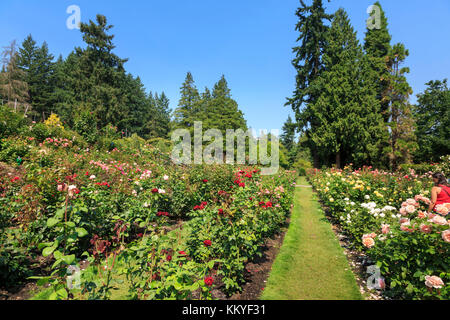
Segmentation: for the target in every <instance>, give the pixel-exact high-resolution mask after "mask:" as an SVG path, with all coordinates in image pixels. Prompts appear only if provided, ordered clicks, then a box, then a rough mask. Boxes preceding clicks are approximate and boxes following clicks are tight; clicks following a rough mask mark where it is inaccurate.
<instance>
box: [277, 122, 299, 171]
mask: <svg viewBox="0 0 450 320" xmlns="http://www.w3.org/2000/svg"><path fill="white" fill-rule="evenodd" d="M296 129H297V125H296V124H295V123H294V122H293V121H292V118H291V116H289V117H288V119H287V121H286V122H285V124H284V125H283V128H282V134H281V136H280V141H281V143H282V144H283V146H284V147H285V148H286V154H287V157H288V161H289V163H290V164H293V163H294V161H295V158H296V156H297V144H296V142H295V133H296Z"/></svg>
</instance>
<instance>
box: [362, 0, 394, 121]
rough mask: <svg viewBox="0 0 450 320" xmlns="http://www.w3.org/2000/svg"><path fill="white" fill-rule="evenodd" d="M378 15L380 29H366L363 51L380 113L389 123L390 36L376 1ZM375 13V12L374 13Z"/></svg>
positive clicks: (386, 23) (383, 15)
mask: <svg viewBox="0 0 450 320" xmlns="http://www.w3.org/2000/svg"><path fill="white" fill-rule="evenodd" d="M374 5H375V6H378V8H379V13H380V16H379V18H380V28H379V29H378V28H371V29H369V28H367V31H366V37H365V40H364V49H365V52H366V53H367V55H368V56H369V58H370V63H371V68H372V69H373V70H374V72H375V78H374V79H373V80H372V81H374V82H375V83H376V84H377V99H378V100H379V101H380V103H381V112H382V114H383V117H384V120H385V122H386V123H387V122H388V121H389V101H388V98H387V91H388V81H387V79H388V78H389V71H388V68H387V60H388V59H387V57H388V55H389V52H390V51H391V39H392V37H391V35H390V33H389V29H388V21H387V18H386V14H385V12H384V11H383V8H382V7H381V4H380V3H379V2H378V1H377V2H376V3H375V4H374ZM374 13H375V12H374Z"/></svg>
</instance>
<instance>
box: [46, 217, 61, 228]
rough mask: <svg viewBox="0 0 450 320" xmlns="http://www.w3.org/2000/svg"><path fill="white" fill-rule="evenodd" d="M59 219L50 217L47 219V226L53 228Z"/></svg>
mask: <svg viewBox="0 0 450 320" xmlns="http://www.w3.org/2000/svg"><path fill="white" fill-rule="evenodd" d="M59 221H60V220H59V219H56V218H50V219H48V220H47V227H49V228H53V227H54V226H56V225H57V224H58V223H59Z"/></svg>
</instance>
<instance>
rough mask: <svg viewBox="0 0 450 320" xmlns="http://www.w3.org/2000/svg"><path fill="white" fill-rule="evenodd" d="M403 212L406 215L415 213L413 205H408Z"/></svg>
mask: <svg viewBox="0 0 450 320" xmlns="http://www.w3.org/2000/svg"><path fill="white" fill-rule="evenodd" d="M405 210H406V212H407V213H408V214H413V213H414V212H416V207H415V206H414V205H408V206H407V207H406V209H405Z"/></svg>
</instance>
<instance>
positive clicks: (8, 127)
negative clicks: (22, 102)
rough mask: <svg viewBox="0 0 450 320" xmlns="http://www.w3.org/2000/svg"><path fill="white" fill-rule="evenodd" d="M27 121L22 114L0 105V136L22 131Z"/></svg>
mask: <svg viewBox="0 0 450 320" xmlns="http://www.w3.org/2000/svg"><path fill="white" fill-rule="evenodd" d="M27 123H28V121H27V119H26V118H24V116H23V115H22V114H20V113H16V112H13V110H12V109H11V108H10V107H8V106H0V136H1V137H2V138H6V137H9V136H12V135H19V134H20V133H23V132H24V131H25V130H26V125H27Z"/></svg>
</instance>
